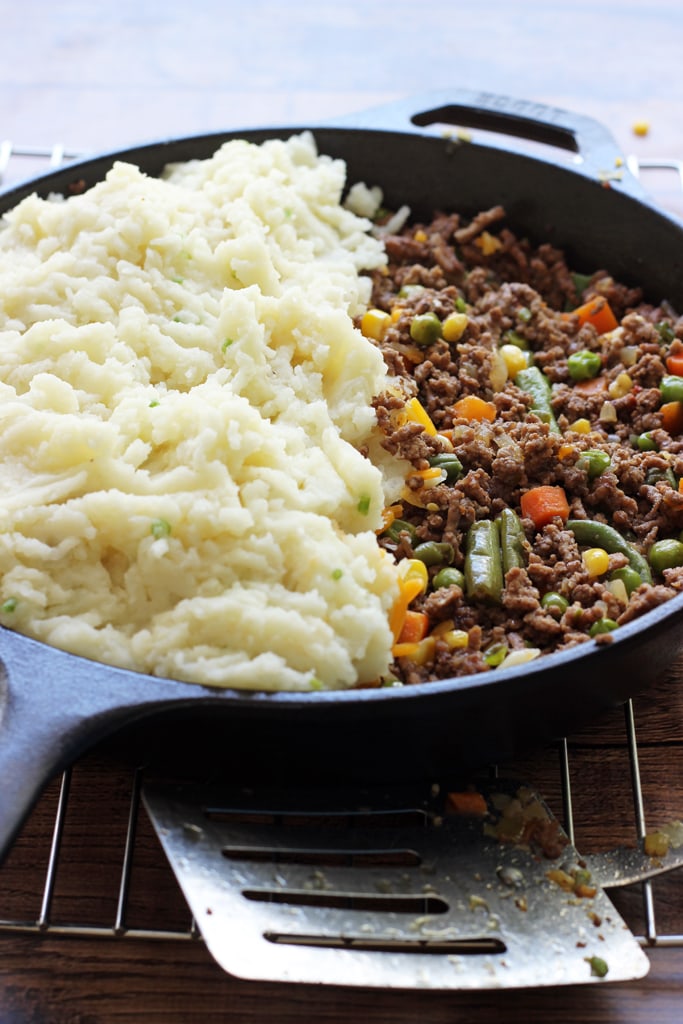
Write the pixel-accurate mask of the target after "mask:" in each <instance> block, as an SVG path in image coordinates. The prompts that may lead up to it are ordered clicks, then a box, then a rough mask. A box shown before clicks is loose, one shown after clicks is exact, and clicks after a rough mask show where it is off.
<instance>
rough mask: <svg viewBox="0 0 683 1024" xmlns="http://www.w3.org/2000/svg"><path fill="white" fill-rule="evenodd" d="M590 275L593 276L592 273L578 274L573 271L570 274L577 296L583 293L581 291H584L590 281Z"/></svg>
mask: <svg viewBox="0 0 683 1024" xmlns="http://www.w3.org/2000/svg"><path fill="white" fill-rule="evenodd" d="M592 276H593V275H592V274H579V273H574V274H572V275H571V279H572V281H573V282H574V287H575V288H576V294H577V295H578V296H581V295H583V293H584V292H585V290H586V288H587V287H588V285H589V284H590V283H591V280H592Z"/></svg>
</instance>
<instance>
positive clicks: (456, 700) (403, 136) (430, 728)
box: [0, 91, 683, 854]
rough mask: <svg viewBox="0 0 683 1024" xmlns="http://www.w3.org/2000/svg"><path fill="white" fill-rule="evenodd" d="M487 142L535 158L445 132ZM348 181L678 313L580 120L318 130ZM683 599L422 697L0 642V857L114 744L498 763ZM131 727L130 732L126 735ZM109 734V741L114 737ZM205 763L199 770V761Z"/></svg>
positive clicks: (587, 125)
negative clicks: (507, 238) (526, 241)
mask: <svg viewBox="0 0 683 1024" xmlns="http://www.w3.org/2000/svg"><path fill="white" fill-rule="evenodd" d="M444 124H451V125H458V126H470V127H481V128H488V129H490V130H492V131H495V132H497V133H500V132H502V133H505V134H506V135H509V136H519V137H522V138H525V139H531V140H534V141H535V142H542V143H547V144H549V147H552V148H549V149H548V153H547V154H544V155H542V156H531V155H529V154H528V152H527V153H524V152H523V151H520V147H519V144H518V143H513V142H512V141H511V140H510V139H506V140H504V141H501V140H497V141H496V142H495V144H494V145H488V144H482V143H472V142H461V141H458V139H457V138H455V137H454V136H453V135H452V133H451V135H450V136H448V135H447V133H444V131H443V129H442V127H441V126H442V125H444ZM312 127H313V130H314V133H315V136H316V138H317V142H318V146H319V149H320V151H321V152H323V153H328V154H330V155H332V156H340V157H343V158H344V159H345V160H346V162H347V165H348V178H349V182H354V181H358V180H362V181H366V182H368V183H373V184H374V183H377V184H380V185H381V186H382V188H383V189H384V193H385V201H386V203H387V205H389V206H393V207H398V206H400V205H401V204H403V203H408V204H409V205H410V206H411V207H412V209H413V211H414V212H415V213H416V214H417V215H424V216H427V215H429V214H430V212H431V211H433V210H434V209H437V208H442V209H448V208H451V209H453V208H456V209H458V210H460V211H462V212H463V213H465V214H468V213H469V214H474V213H475V212H477V211H478V210H480V209H483V208H485V207H487V206H490V205H493V204H494V203H499V202H501V203H503V204H504V205H505V207H506V209H507V212H508V222H509V224H510V225H511V227H512V228H514V229H516V230H518V231H523V232H524V233H526V234H528V235H529V236H531V237H532V238H535V239H536V240H537V241H541V240H547V241H551V242H553V243H554V244H557V245H559V246H561V247H562V248H564V249H565V250H566V251H567V252H568V254H569V258H570V261H571V263H572V265H573V266H574V268H575V269H577V270H588V271H591V270H594V269H596V268H598V267H605V268H608V269H609V271H610V272H611V273H612V274H613V275H614V276H615V277H616V278H617V279H620V280H623V281H625V282H631V283H634V284H635V283H637V284H640V285H642V286H643V287H644V288H645V291H646V294H647V295H648V297H650V298H652V299H657V300H660V299H664V298H667V299H669V300H670V301H671V302H672V303H673V305H674V307H675V308H678V309H681V308H683V272H682V269H683V268H682V267H681V262H682V259H683V225H681V224H680V223H679V222H677V221H676V220H675V219H674V218H673V217H671V216H667V215H665V214H663V213H662V212H661V211H659V210H657V209H656V208H655V207H654V206H653V205H652V204H651V202H650V201H649V200H648V199H647V197H646V196H645V194H644V193H643V192H642V190H641V188H640V186H639V184H638V182H637V181H636V179H635V178H632V177H631V175H630V174H629V173H628V172H627V171H626V169H625V168H624V167H623V166H622V160H621V155H620V154H619V152H618V151H617V149H616V146H615V143H614V142H613V141H612V139H611V138H610V137H609V135H608V134H607V132H606V131H605V130H604V129H603V128H602V127H601V126H600V125H599V124H597V123H595V122H594V121H592V120H589V119H586V118H584V117H579V116H576V115H573V114H570V113H568V112H566V111H561V110H556V109H553V108H548V107H544V106H540V105H538V104H530V103H526V102H523V101H519V100H511V99H507V98H503V97H496V96H491V95H488V94H486V95H482V94H473V93H469V92H463V91H455V92H451V93H448V94H445V95H436V96H435V95H430V96H428V97H422V98H418V99H413V100H410V101H406V102H404V103H400V104H397V105H395V106H392V107H388V108H382V109H380V110H378V111H370V112H368V113H366V114H364V115H361V116H359V117H357V118H356V119H355V123H354V126H353V127H349V126H347V125H334V124H333V125H332V126H330V125H328V126H322V127H316V126H312ZM297 130H299V129H298V128H278V129H262V130H249V131H240V132H231V133H229V134H228V133H226V134H220V135H204V136H197V137H192V138H183V139H177V140H168V141H161V142H156V143H153V144H150V145H145V146H141V147H138V148H135V149H131V150H127V151H125V152H118V153H112V154H107V155H104V156H98V157H96V158H94V159H89V160H85V161H81V162H79V163H77V164H72V165H70V166H69V167H68V168H67V169H63V170H60V171H58V172H55V173H51V174H49V175H45V176H42V177H41V178H39V179H35V180H34V181H32V182H30V183H27V184H24V185H21V186H19V187H17V188H14V189H13V190H11V191H8V192H6V193H5V194H4V195H2V196H0V211H4V210H7V209H9V208H11V207H12V206H14V205H15V204H16V203H17V202H18V201H19V200H20V199H22V198H23V197H24V196H26V195H27V194H29V193H30V192H33V191H37V192H38V193H39V194H41V195H46V194H47V193H49V192H64V193H68V192H69V191H70V190H73V188H74V186H75V187H77V188H79V189H80V188H83V187H86V188H87V187H89V186H90V185H92V184H94V183H95V182H97V181H98V180H100V179H101V178H102V177H103V176H104V174H106V172H107V170H108V168H109V167H110V166H111V164H112V163H113V162H114V160H116V159H123V160H128V161H132V162H134V163H136V164H138V165H139V166H141V167H142V169H143V170H145V171H146V172H148V173H150V174H157V173H159V172H160V171H161V170H162V168H163V167H164V166H165V165H166V164H167V163H169V162H174V161H182V160H187V159H191V158H195V157H196V158H203V157H207V156H209V155H210V154H211V153H213V152H214V150H215V149H216V148H217V147H218V146H219V145H220V143H221V142H223V141H225V140H226V139H227V138H230V137H242V138H248V139H250V140H252V141H256V142H260V141H262V140H264V139H266V138H269V137H273V136H283V137H286V136H288V135H290V134H291V133H292V132H293V131H297ZM682 610H683V595H681V596H680V597H677V598H675V599H674V600H673V601H671V602H669V603H668V604H666V605H664V606H663V607H661V608H660V609H656V610H654V611H652V612H650V613H648V614H647V615H645V616H643V617H642V618H641V619H639V620H638V621H636V622H633V623H630V624H629V625H626V626H624V627H622V628H621V629H619V631H618V632H617V633H616V634H614V638H613V642H612V643H611V644H609V645H603V646H598V645H597V644H596V643H595V642H593V641H591V642H589V643H587V644H585V645H583V646H581V647H578V648H575V649H573V650H570V651H566V652H561V653H559V654H556V655H551V656H548V657H546V658H544V659H540V660H539V661H537V662H532V663H530V664H529V665H526V666H522V667H518V668H511V669H508V670H500V671H495V672H490V673H487V674H482V675H476V676H471V677H467V678H461V679H454V680H444V681H441V682H438V683H432V684H429V685H427V686H424V687H406V688H405V689H386V690H359V691H351V692H346V691H345V692H333V693H314V694H303V695H302V694H287V693H280V694H266V693H262V694H250V693H241V692H237V691H215V690H209V689H207V688H205V687H201V686H196V685H191V684H185V683H179V682H175V681H172V680H166V679H156V678H149V677H146V676H143V675H141V674H138V673H133V672H128V671H123V670H119V669H114V668H111V667H109V666H106V665H101V664H98V663H95V662H93V661H89V660H86V659H84V658H80V657H76V656H73V655H70V654H66V653H64V652H61V651H58V650H55V649H52V648H49V647H47V646H46V645H44V644H41V643H37V642H35V641H32V640H30V639H27V638H25V637H23V636H20V635H19V634H16V633H13V632H11V631H9V630H6V629H1V628H0V661H1V666H0V667H1V672H0V854H2V852H3V851H6V850H7V848H8V846H9V844H10V842H11V840H12V838H13V837H14V835H15V834H16V831H17V829H18V828H19V826H20V824H21V822H22V821H23V819H24V817H25V815H26V814H27V812H28V810H29V809H30V807H31V805H32V803H33V802H34V800H35V799H36V797H37V795H38V794H39V792H40V791H41V789H42V787H43V785H44V784H45V783H46V782H47V781H48V779H49V778H50V776H51V775H52V774H53V773H54V772H55V771H57V770H58V769H60V768H62V767H64V766H65V765H66V764H67V763H69V762H71V761H72V760H73V759H75V758H76V757H77V756H78V755H79V754H80V753H81V752H83V751H84V750H85V749H86V748H88V747H90V746H91V745H93V744H94V743H96V742H97V741H99V740H101V739H102V737H104V736H107V735H110V734H111V733H113V732H114V731H117V730H118V731H117V732H116V735H117V737H123V736H125V737H126V739H127V741H128V742H134V743H136V744H137V743H141V744H142V747H143V749H145V750H146V751H148V752H151V754H150V756H151V757H152V759H153V760H154V758H159V759H161V760H163V758H164V757H165V756H166V757H169V760H170V763H171V764H172V765H173V766H174V768H175V769H176V770H177V772H178V773H179V774H181V775H186V774H188V773H190V774H191V773H193V770H194V769H195V767H196V766H197V765H198V764H201V765H202V768H201V770H202V771H203V772H206V771H210V772H211V773H213V774H214V775H217V774H218V775H221V776H222V777H227V778H230V779H231V781H235V780H238V781H241V782H250V781H254V782H256V781H264V780H266V781H273V780H277V781H282V779H283V778H286V779H291V781H292V782H293V783H294V782H298V783H300V782H302V781H305V782H306V783H308V784H326V785H328V784H334V783H335V782H343V783H348V782H349V781H356V782H363V783H367V782H371V781H374V782H380V781H389V780H391V781H394V782H395V781H397V780H403V781H408V780H412V781H416V780H426V779H433V778H434V777H435V776H443V775H444V774H452V773H453V772H455V771H458V770H460V769H461V768H468V767H469V766H471V765H477V764H478V765H481V764H484V763H486V762H488V761H490V760H492V759H496V760H503V759H505V758H506V757H509V756H510V755H512V754H513V753H515V752H516V751H518V750H520V749H522V748H524V747H528V746H529V745H531V744H540V743H542V742H545V741H548V740H550V739H551V738H554V737H557V736H560V735H564V734H566V732H568V731H570V730H571V729H573V728H574V727H576V726H577V725H578V724H580V723H581V722H584V721H586V720H587V719H588V718H589V717H592V716H595V715H597V714H599V713H600V712H601V711H602V710H603V709H606V708H608V707H611V706H614V705H615V704H618V703H621V702H623V701H624V700H626V699H627V698H628V697H629V696H631V695H633V694H634V693H635V692H637V691H638V690H639V689H641V688H642V687H644V686H645V685H646V684H647V683H648V682H650V681H651V680H653V679H654V678H656V677H657V676H660V675H661V674H662V673H663V672H664V671H665V670H666V669H667V668H668V667H669V666H670V664H671V662H672V661H673V660H674V659H675V657H676V654H677V653H678V651H679V649H680V648H681V646H682V645H683V617H682V616H681V611H682ZM140 723H142V725H140ZM124 727H125V730H124V731H123V732H121V731H120V730H122V729H124ZM207 754H208V758H207Z"/></svg>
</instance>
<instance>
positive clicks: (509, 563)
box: [498, 508, 526, 573]
mask: <svg viewBox="0 0 683 1024" xmlns="http://www.w3.org/2000/svg"><path fill="white" fill-rule="evenodd" d="M498 527H499V529H500V548H501V553H502V556H503V572H504V573H507V572H509V570H510V569H521V568H522V567H523V566H525V565H526V546H525V541H526V537H525V535H524V528H523V526H522V523H521V522H520V518H519V516H518V515H517V513H516V512H514V511H513V509H511V508H504V509H503V511H502V512H501V513H500V515H499V516H498Z"/></svg>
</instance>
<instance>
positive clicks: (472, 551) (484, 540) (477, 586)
mask: <svg viewBox="0 0 683 1024" xmlns="http://www.w3.org/2000/svg"><path fill="white" fill-rule="evenodd" d="M465 592H466V594H467V596H468V597H469V598H470V599H471V600H473V601H485V602H486V603H488V604H500V600H501V597H502V594H503V560H502V558H501V551H500V529H499V526H498V523H497V521H496V520H489V519H481V520H479V521H478V522H476V523H472V525H471V526H470V528H469V530H468V531H467V541H466V545H465Z"/></svg>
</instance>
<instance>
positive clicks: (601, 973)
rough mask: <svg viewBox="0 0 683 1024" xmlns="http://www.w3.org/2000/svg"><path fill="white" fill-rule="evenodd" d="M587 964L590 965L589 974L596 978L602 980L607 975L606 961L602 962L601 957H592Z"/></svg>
mask: <svg viewBox="0 0 683 1024" xmlns="http://www.w3.org/2000/svg"><path fill="white" fill-rule="evenodd" d="M588 963H589V964H590V965H591V974H594V975H595V976H596V977H597V978H604V977H605V975H606V974H608V973H609V967H608V966H607V961H606V960H603V959H602V957H601V956H592V957H591V958H590V960H589V961H588Z"/></svg>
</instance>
